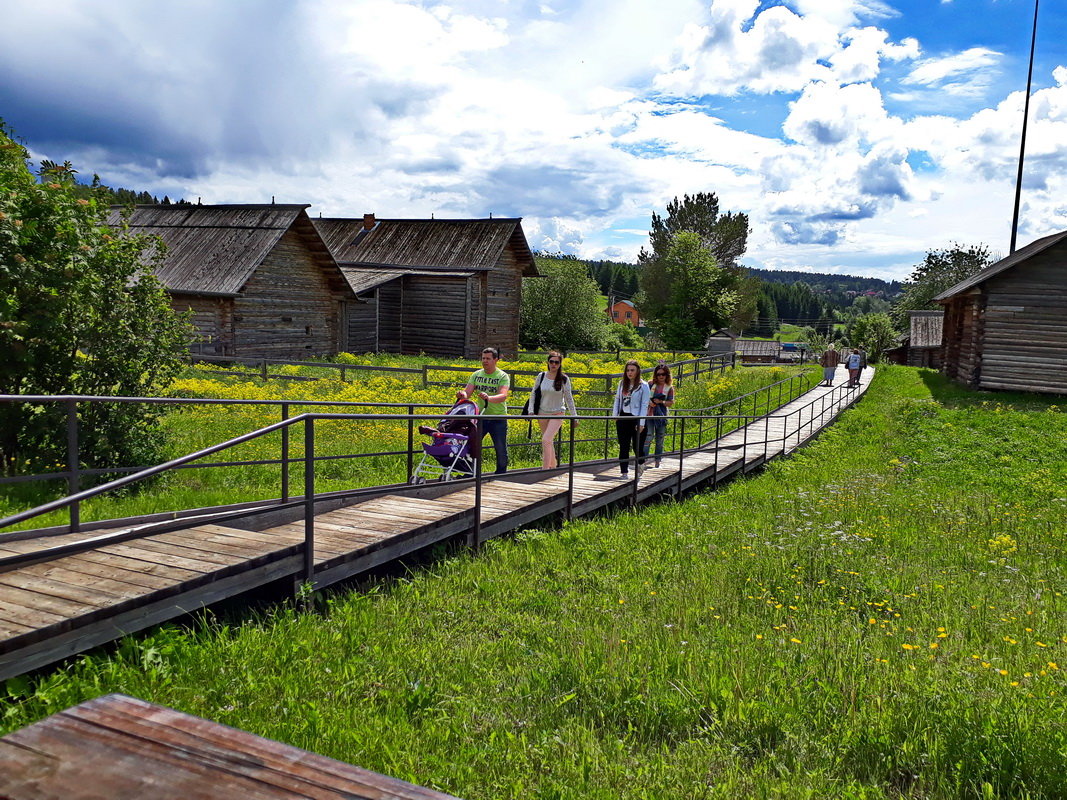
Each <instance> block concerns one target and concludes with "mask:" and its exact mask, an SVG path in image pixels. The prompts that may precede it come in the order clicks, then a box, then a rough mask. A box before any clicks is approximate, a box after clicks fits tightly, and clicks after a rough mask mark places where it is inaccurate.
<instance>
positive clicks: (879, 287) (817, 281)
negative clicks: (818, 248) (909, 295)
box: [748, 269, 903, 297]
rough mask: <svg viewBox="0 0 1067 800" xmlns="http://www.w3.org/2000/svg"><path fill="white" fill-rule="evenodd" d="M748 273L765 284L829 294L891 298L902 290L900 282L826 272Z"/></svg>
mask: <svg viewBox="0 0 1067 800" xmlns="http://www.w3.org/2000/svg"><path fill="white" fill-rule="evenodd" d="M748 271H749V273H751V274H752V275H754V276H755V277H757V278H759V279H760V280H761V281H766V282H767V283H806V284H808V286H810V287H812V288H813V289H822V290H824V291H827V292H830V293H838V292H857V293H860V294H862V293H864V292H872V291H873V292H883V293H884V295H885V296H886V297H892V296H893V295H895V294H897V293H898V292H900V291H901V290H902V288H903V287H902V285H901V282H900V281H883V280H882V279H881V278H864V277H860V276H859V275H835V274H832V273H828V272H799V271H796V270H777V269H749V270H748Z"/></svg>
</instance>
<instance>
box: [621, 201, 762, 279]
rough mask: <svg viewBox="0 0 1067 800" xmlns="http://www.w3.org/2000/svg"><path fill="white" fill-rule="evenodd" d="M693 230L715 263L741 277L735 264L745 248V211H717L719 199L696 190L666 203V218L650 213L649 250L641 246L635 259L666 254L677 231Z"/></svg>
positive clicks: (645, 260) (643, 260) (653, 258)
mask: <svg viewBox="0 0 1067 800" xmlns="http://www.w3.org/2000/svg"><path fill="white" fill-rule="evenodd" d="M682 231H692V232H693V233H695V234H696V235H697V236H699V237H700V242H701V244H702V245H703V246H704V247H706V248H708V249H709V250H710V251H711V252H712V254H713V255H714V256H715V261H716V263H718V265H719V266H720V267H721V268H722V269H724V270H726V271H727V272H729V273H731V274H732V275H734V276H735V277H736V278H738V279H739V278H740V277H741V267H740V266H739V265H738V263H737V259H739V258H740V257H741V256H742V255H744V253H745V249H746V248H747V247H748V214H741V213H736V214H735V213H733V212H727V213H725V214H720V213H719V198H718V197H717V196H716V195H715V193H714V192H697V193H696V194H694V195H693V196H692V197H690V196H689V195H684V196H683V197H682V199H681V200H679V199H678V198H677V197H675V198H674V199H673V200H671V202H669V203H667V217H666V218H663V217H660V215H659V214H657V213H656V212H655V211H653V212H652V230H650V231H649V232H648V241H649V245H650V246H651V247H652V250H651V251H648V250H645V249H644V248H641V253H640V255H639V256H638V260H639V261H640V262H641V263H642V264H649V263H651V262H653V261H656V260H658V259H660V258H662V257H663V256H664V255H666V253H667V250H668V249H669V248H670V246H671V244H672V243H673V241H674V237H675V235H676V234H678V233H681V232H682Z"/></svg>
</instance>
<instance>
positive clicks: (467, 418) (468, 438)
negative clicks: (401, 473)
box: [411, 400, 482, 483]
mask: <svg viewBox="0 0 1067 800" xmlns="http://www.w3.org/2000/svg"><path fill="white" fill-rule="evenodd" d="M477 416H478V405H477V404H476V403H474V402H473V401H471V400H460V401H459V402H458V403H456V404H455V405H454V406H452V408H450V409H449V410H448V412H447V413H446V414H445V416H444V418H443V419H442V420H441V421H440V422H439V423H438V424H437V427H436V428H431V427H429V426H428V425H420V426H419V433H424V434H426V435H427V436H429V437H430V442H429V443H428V444H424V445H423V446H422V460H421V461H420V462H419V463H418V466H416V467H415V470H414V471H413V472H412V474H411V482H412V483H426V482H428V481H431V480H438V481H449V480H452V478H454V477H458V478H466V477H469V476H471V475H473V474H474V467H475V463H476V461H477V459H478V457H479V456H480V455H481V450H482V448H481V441H482V440H481V437H480V436H479V435H478V423H477V421H476V420H475V417H477Z"/></svg>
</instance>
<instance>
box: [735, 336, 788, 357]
mask: <svg viewBox="0 0 1067 800" xmlns="http://www.w3.org/2000/svg"><path fill="white" fill-rule="evenodd" d="M781 349H782V347H781V345H780V344H779V343H778V342H776V341H773V340H770V341H768V340H765V339H737V340H736V341H735V342H734V350H735V351H736V352H738V353H740V354H741V355H744V356H776V355H778V351H779V350H781Z"/></svg>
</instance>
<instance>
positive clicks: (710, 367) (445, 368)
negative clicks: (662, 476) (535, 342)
mask: <svg viewBox="0 0 1067 800" xmlns="http://www.w3.org/2000/svg"><path fill="white" fill-rule="evenodd" d="M617 352H623V353H645V354H648V353H653V352H656V351H651V350H623V351H617ZM661 352H670V353H671V354H672V356H673V357H675V358H676V357H677V356H678V354H679V353H680V352H681V351H676V350H673V351H661ZM620 358H621V357H620ZM735 358H736V356H735V354H734V353H705V354H701V355H698V356H696V357H694V358H689V359H683V360H680V361H677V360H676V361H671V362H667V366H668V367H670V368H671V371H672V373H675V374H674V379H675V381H676V382H680V381H682V380H684V379H685V378H689V379H690V380H695V379H697V378H698V377H700V375H702V374H703V375H709V374H711V373H712V372H718V371H721V370H724V369H726V367H727V366H731V367H732V366H734V364H735ZM189 360H190V364H191V365H192V367H193V368H194V369H195V368H196V363H197V362H206V363H220V364H247V365H248V366H250V367H252V368H254V369H255V370H256V376H257V377H258V378H260V380H264V381H267V380H283V381H317V380H329V379H328V378H321V377H318V376H315V375H281V374H279V373H277V372H270V369H269V368H270V367H271V366H296V367H321V368H323V369H331V370H337V371H338V379H339V380H342V381H347V380H348V373H349V372H354V373H360V372H370V373H379V372H393V373H400V374H408V375H418V376H420V377H421V379H422V388H424V389H426V388H428V387H430V386H445V385H449V384H448V382H446V381H433V380H430V373H431V372H458V373H468V374H469V373H470V372H471V368H470V367H456V366H452V365H443V364H441V365H439V364H423V365H422V366H421V367H386V366H382V367H379V366H374V365H372V364H342V363H335V362H326V361H292V360H287V359H268V358H241V357H237V356H205V355H195V354H194V355H191V356H190V358H189ZM616 360H618V358H617V359H616ZM514 363H518V364H523V363H526V362H524V361H522V360H516V361H515V362H514ZM686 366H688V367H689V372H688V373H686V370H685V368H686ZM654 369H655V367H645V368H644V369H642V370H641V373H642V374H648V373H651V372H652V371H653V370H654ZM538 372H539V370H522V369H509V370H507V373H508V374H509V375H512V376H515V375H522V376H529V377H534V376H536V375H537V374H538ZM211 374H213V375H226V376H235V377H243V376H251V374H252V373H250V372H238V371H229V370H212V371H211ZM567 374H568V375H569V376H570V377H571V378H574V379H577V380H581V379H591V380H603V381H604V382H605V389H604V391H603V392H596V391H594V392H593V393H597V394H610V393H611V382H612V381H613V380H618V379H619V378H621V377H622V373H621V372H608V373H604V372H599V373H585V372H568V373H567ZM511 389H512V391H518V392H529V391H531V390H532V382H531V386H521V385H517V384H516V385H513V386H512V387H511Z"/></svg>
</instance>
